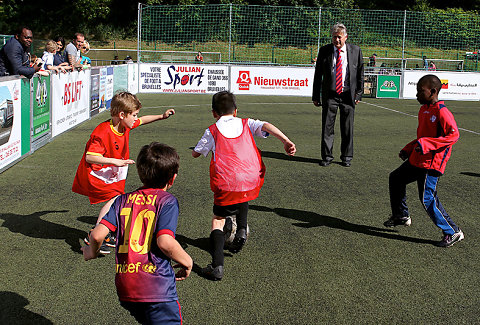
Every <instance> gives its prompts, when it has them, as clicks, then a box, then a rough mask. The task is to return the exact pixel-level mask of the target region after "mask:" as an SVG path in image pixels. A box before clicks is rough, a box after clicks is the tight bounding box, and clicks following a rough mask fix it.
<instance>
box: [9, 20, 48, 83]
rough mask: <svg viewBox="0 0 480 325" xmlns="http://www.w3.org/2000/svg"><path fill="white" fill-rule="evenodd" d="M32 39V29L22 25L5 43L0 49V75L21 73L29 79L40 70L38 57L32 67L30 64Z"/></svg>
mask: <svg viewBox="0 0 480 325" xmlns="http://www.w3.org/2000/svg"><path fill="white" fill-rule="evenodd" d="M32 41H33V33H32V30H31V29H30V28H28V27H25V26H22V27H20V28H19V29H18V30H17V33H16V34H15V36H14V37H12V38H11V39H9V40H8V41H7V43H5V45H4V46H3V47H2V49H1V50H0V76H8V75H22V76H25V77H27V78H29V79H30V78H32V76H33V75H34V74H35V72H37V71H39V70H40V68H41V60H40V59H37V60H36V61H35V63H34V64H33V66H32V67H31V66H30V57H31V56H30V46H31V45H32Z"/></svg>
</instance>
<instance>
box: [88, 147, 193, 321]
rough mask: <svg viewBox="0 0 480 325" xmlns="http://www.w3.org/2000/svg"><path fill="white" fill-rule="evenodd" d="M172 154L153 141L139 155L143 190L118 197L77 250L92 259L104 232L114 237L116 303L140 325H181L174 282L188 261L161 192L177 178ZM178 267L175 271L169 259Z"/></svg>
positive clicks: (169, 201)
mask: <svg viewBox="0 0 480 325" xmlns="http://www.w3.org/2000/svg"><path fill="white" fill-rule="evenodd" d="M178 166H179V157H178V154H177V152H176V151H175V149H173V148H172V147H169V146H167V145H164V144H161V143H158V142H152V143H151V144H150V145H145V146H143V148H142V149H141V150H140V153H139V154H138V157H137V170H138V175H139V176H140V180H141V181H142V183H143V185H144V186H143V187H141V188H139V189H137V190H136V191H134V192H132V193H127V194H123V195H120V196H118V197H117V198H116V199H115V201H114V203H113V205H112V206H111V208H110V210H109V211H108V213H107V215H106V216H105V217H103V219H102V220H101V221H100V223H99V224H98V225H97V226H96V227H95V229H93V230H92V232H91V233H90V245H89V246H85V247H83V248H82V250H83V256H84V258H85V260H86V261H88V260H90V259H93V258H96V257H97V256H98V254H99V250H100V245H101V244H102V241H103V239H104V238H105V236H106V235H107V234H108V232H109V231H112V232H115V233H116V238H117V240H116V241H117V246H116V254H115V255H116V256H115V260H116V275H115V285H116V287H117V294H118V298H119V300H120V304H121V305H122V306H123V307H124V308H125V309H127V310H128V311H129V312H130V314H132V316H134V317H135V319H136V320H137V321H138V322H139V323H141V324H181V323H182V316H181V311H180V304H179V303H178V295H177V290H176V284H175V280H177V281H180V280H184V279H186V278H187V277H188V276H189V275H190V272H191V270H192V267H193V261H192V258H191V257H190V256H189V255H188V254H187V252H185V250H184V249H183V248H182V246H180V244H179V243H178V242H177V240H176V239H175V231H176V228H177V223H178V213H179V209H178V201H177V199H176V198H175V196H173V195H172V194H170V193H168V192H166V191H167V190H168V189H169V188H170V187H171V186H172V185H173V183H174V181H175V178H176V177H177V173H178ZM171 259H172V260H174V261H175V262H177V263H178V264H177V265H175V266H174V267H179V268H180V270H179V271H178V272H177V273H176V274H175V271H174V270H173V268H172V265H171V264H170V260H171Z"/></svg>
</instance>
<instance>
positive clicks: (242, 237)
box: [228, 228, 247, 253]
mask: <svg viewBox="0 0 480 325" xmlns="http://www.w3.org/2000/svg"><path fill="white" fill-rule="evenodd" d="M246 242H247V229H245V228H242V229H238V230H237V233H236V234H235V238H234V239H233V242H232V244H230V247H228V250H229V251H230V252H232V253H238V252H240V251H241V250H242V248H243V245H245V243H246Z"/></svg>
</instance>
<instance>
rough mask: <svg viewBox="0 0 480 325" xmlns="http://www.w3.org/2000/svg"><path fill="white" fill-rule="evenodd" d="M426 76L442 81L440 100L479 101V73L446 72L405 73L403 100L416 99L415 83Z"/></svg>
mask: <svg viewBox="0 0 480 325" xmlns="http://www.w3.org/2000/svg"><path fill="white" fill-rule="evenodd" d="M426 74H434V75H436V76H437V77H438V78H440V80H441V81H442V89H441V90H440V93H439V96H438V98H439V99H440V100H475V101H478V100H480V73H471V72H446V71H445V72H443V71H423V72H421V71H405V72H404V75H403V98H406V99H415V98H417V97H416V94H417V82H418V80H419V79H420V78H421V77H422V76H424V75H426Z"/></svg>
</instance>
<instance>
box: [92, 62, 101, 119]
mask: <svg viewBox="0 0 480 325" xmlns="http://www.w3.org/2000/svg"><path fill="white" fill-rule="evenodd" d="M90 71H91V72H90V82H91V84H90V117H92V116H95V115H97V114H98V112H99V108H100V69H99V68H92V70H90Z"/></svg>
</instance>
